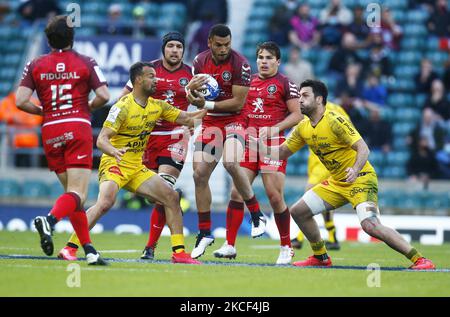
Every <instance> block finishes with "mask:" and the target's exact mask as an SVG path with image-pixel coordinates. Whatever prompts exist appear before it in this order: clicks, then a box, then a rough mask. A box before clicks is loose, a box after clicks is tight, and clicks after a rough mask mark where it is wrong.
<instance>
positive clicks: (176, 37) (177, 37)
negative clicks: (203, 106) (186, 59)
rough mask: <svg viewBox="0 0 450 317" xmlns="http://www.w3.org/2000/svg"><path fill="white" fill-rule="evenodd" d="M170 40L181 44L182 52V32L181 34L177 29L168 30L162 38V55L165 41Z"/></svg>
mask: <svg viewBox="0 0 450 317" xmlns="http://www.w3.org/2000/svg"><path fill="white" fill-rule="evenodd" d="M170 41H178V42H180V43H181V44H183V54H184V36H183V34H181V33H180V32H177V31H172V32H169V33H167V34H165V35H164V36H163V38H162V42H163V43H162V47H161V51H162V53H163V55H164V48H165V47H166V45H167V43H168V42H170Z"/></svg>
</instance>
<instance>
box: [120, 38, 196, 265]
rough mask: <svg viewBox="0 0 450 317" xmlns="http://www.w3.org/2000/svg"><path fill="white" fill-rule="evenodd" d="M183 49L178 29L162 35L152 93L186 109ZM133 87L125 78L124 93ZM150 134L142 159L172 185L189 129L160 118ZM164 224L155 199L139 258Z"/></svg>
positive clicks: (188, 72)
mask: <svg viewBox="0 0 450 317" xmlns="http://www.w3.org/2000/svg"><path fill="white" fill-rule="evenodd" d="M184 49H185V43H184V37H183V35H182V34H181V33H179V32H169V33H167V34H165V35H164V36H163V44H162V53H163V58H162V59H158V60H155V61H153V62H152V64H153V65H155V70H156V77H157V78H158V81H157V84H156V91H155V93H154V94H153V95H152V97H153V98H155V99H161V100H164V101H166V102H167V103H169V104H171V105H172V106H174V107H177V108H179V109H180V110H183V111H187V109H188V106H189V102H188V101H187V99H186V91H185V87H186V85H187V84H188V83H189V81H190V80H191V79H192V68H191V66H189V65H187V64H185V63H183V55H184ZM132 89H133V86H132V85H131V83H130V82H128V83H127V86H126V87H125V88H124V91H123V94H127V93H129V92H130V91H131V90H132ZM150 135H151V136H150V139H149V140H148V144H147V149H146V150H145V152H144V156H143V163H144V165H145V166H146V167H147V168H149V169H151V170H153V171H156V172H157V173H158V174H159V175H160V176H161V177H162V178H163V179H164V180H165V181H166V182H167V183H168V184H169V185H170V186H171V187H174V186H175V183H176V181H177V179H178V177H179V176H180V173H181V170H182V168H183V165H184V161H185V158H186V154H187V150H188V143H189V137H190V133H189V130H188V129H187V128H185V127H182V126H180V125H178V124H176V123H171V122H168V121H161V122H158V123H157V125H156V126H155V128H154V129H153V131H152V132H151V134H150ZM165 224H166V215H165V211H164V207H163V206H162V205H161V204H159V203H157V204H155V207H154V208H153V210H152V214H151V217H150V232H149V238H148V241H147V245H146V246H145V249H144V252H143V254H142V256H141V259H144V260H152V259H153V258H154V252H155V248H156V244H157V242H158V240H159V237H160V236H161V232H162V230H163V228H164V225H165Z"/></svg>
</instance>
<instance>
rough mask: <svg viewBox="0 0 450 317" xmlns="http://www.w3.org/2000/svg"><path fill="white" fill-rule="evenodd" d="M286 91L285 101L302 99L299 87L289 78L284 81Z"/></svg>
mask: <svg viewBox="0 0 450 317" xmlns="http://www.w3.org/2000/svg"><path fill="white" fill-rule="evenodd" d="M284 91H285V95H284V101H288V100H290V99H295V98H300V94H299V91H298V87H297V85H296V84H294V83H293V82H292V81H290V80H289V79H287V78H286V79H285V80H284Z"/></svg>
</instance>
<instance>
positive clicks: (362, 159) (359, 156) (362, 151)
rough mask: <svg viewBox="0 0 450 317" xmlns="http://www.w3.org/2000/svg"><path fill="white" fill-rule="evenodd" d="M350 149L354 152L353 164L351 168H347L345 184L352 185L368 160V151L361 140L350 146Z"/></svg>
mask: <svg viewBox="0 0 450 317" xmlns="http://www.w3.org/2000/svg"><path fill="white" fill-rule="evenodd" d="M352 149H353V150H355V151H356V160H355V164H353V166H352V167H348V168H347V169H346V170H345V171H346V172H347V178H346V182H348V183H353V182H354V181H355V180H356V178H357V177H358V174H359V172H360V171H361V169H362V168H363V167H364V165H365V164H366V162H367V159H368V158H369V154H370V150H369V147H368V146H367V144H366V142H365V141H364V140H363V139H359V141H356V142H355V143H354V144H353V145H352Z"/></svg>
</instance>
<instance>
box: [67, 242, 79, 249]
mask: <svg viewBox="0 0 450 317" xmlns="http://www.w3.org/2000/svg"><path fill="white" fill-rule="evenodd" d="M66 245H67V246H68V247H71V248H74V249H78V245H76V244H75V243H72V242H67V244H66Z"/></svg>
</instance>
